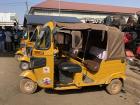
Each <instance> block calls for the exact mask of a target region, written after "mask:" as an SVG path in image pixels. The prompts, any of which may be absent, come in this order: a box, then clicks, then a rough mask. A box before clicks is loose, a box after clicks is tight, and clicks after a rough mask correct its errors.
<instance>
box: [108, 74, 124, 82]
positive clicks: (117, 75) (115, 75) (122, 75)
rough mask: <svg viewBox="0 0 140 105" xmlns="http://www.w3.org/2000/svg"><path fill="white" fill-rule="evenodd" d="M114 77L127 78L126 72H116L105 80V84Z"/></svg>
mask: <svg viewBox="0 0 140 105" xmlns="http://www.w3.org/2000/svg"><path fill="white" fill-rule="evenodd" d="M113 79H122V80H125V79H126V75H125V74H124V73H122V72H121V73H115V74H112V75H111V76H110V77H109V78H108V79H107V80H106V82H105V84H109V83H110V82H111V81H112V80H113Z"/></svg>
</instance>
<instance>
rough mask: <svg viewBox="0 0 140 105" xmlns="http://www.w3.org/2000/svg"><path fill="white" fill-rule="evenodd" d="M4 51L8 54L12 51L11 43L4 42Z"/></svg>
mask: <svg viewBox="0 0 140 105" xmlns="http://www.w3.org/2000/svg"><path fill="white" fill-rule="evenodd" d="M6 50H7V51H8V52H10V51H12V43H11V42H6Z"/></svg>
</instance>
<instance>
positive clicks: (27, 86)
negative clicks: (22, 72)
mask: <svg viewBox="0 0 140 105" xmlns="http://www.w3.org/2000/svg"><path fill="white" fill-rule="evenodd" d="M36 90H37V83H36V82H34V81H32V80H31V79H26V78H22V79H21V80H20V91H21V92H22V93H24V94H33V93H34V92H36Z"/></svg>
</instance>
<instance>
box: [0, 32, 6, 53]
mask: <svg viewBox="0 0 140 105" xmlns="http://www.w3.org/2000/svg"><path fill="white" fill-rule="evenodd" d="M3 52H5V34H4V31H3V30H2V29H0V53H3Z"/></svg>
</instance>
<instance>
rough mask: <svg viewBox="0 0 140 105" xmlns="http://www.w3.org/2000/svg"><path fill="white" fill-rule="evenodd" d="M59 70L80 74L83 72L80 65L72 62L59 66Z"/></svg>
mask: <svg viewBox="0 0 140 105" xmlns="http://www.w3.org/2000/svg"><path fill="white" fill-rule="evenodd" d="M59 70H62V71H66V72H70V73H78V72H81V71H82V68H81V66H79V65H78V64H74V63H71V62H64V63H61V64H59Z"/></svg>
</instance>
